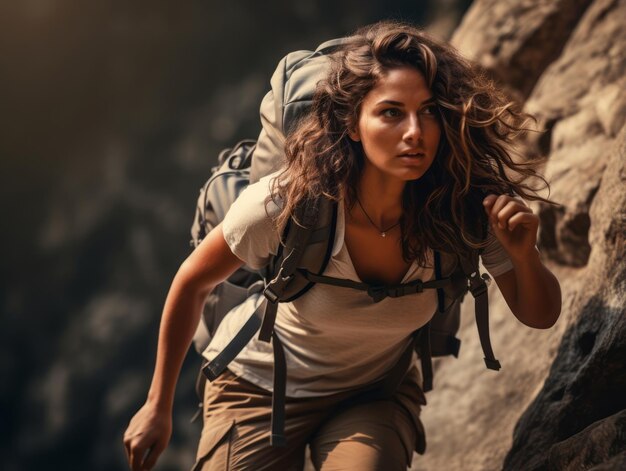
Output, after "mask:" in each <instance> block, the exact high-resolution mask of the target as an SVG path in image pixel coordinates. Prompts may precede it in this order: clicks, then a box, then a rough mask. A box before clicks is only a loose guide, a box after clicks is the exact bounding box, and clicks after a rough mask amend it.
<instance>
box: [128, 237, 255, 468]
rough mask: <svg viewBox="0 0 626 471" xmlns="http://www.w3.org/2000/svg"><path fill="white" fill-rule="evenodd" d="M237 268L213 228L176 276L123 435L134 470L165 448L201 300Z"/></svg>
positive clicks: (150, 463) (236, 261)
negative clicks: (144, 393) (149, 367)
mask: <svg viewBox="0 0 626 471" xmlns="http://www.w3.org/2000/svg"><path fill="white" fill-rule="evenodd" d="M242 263H243V262H242V261H241V260H239V259H238V258H237V257H236V256H235V255H234V254H233V253H232V252H231V250H230V248H229V247H228V245H227V244H226V241H225V240H224V235H223V233H222V227H221V225H218V226H217V227H216V228H215V229H213V230H212V231H211V232H210V233H209V235H208V236H207V237H206V238H205V239H204V240H203V241H202V243H201V244H200V245H198V247H197V248H196V249H195V250H194V251H193V252H192V253H191V255H190V256H189V257H188V258H187V259H186V260H185V261H184V262H183V263H182V265H181V266H180V268H179V270H178V272H177V273H176V276H175V277H174V280H173V281H172V285H171V287H170V290H169V293H168V295H167V299H166V301H165V307H164V308H163V315H162V317H161V327H160V330H159V343H158V348H157V358H156V365H155V368H154V374H153V376H152V384H151V385H150V390H149V392H148V397H147V400H146V403H145V404H144V405H143V406H142V407H141V409H139V411H138V412H137V413H136V414H135V416H134V417H133V418H132V419H131V421H130V423H129V425H128V428H127V429H126V432H125V433H124V446H125V448H126V455H127V458H128V462H129V464H130V467H131V469H132V470H133V471H140V470H144V469H146V470H147V469H151V468H152V467H153V466H154V465H155V463H156V461H157V458H158V457H159V455H160V454H161V452H162V451H163V450H164V449H165V447H166V446H167V444H168V442H169V440H170V436H171V433H172V407H173V401H174V390H175V388H176V382H177V380H178V375H179V373H180V369H181V367H182V364H183V360H184V359H185V355H186V353H187V350H188V349H189V346H190V345H191V340H192V338H193V334H194V333H195V331H196V328H197V327H198V322H199V321H200V315H201V312H202V308H203V305H204V300H205V299H206V296H207V294H209V293H210V292H211V290H212V289H213V288H214V287H215V286H216V285H217V284H219V283H220V282H222V281H223V280H225V279H226V278H228V277H229V276H230V275H231V274H232V273H233V272H234V271H235V270H236V269H237V268H239V267H240V266H241V265H242Z"/></svg>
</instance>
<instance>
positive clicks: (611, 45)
mask: <svg viewBox="0 0 626 471" xmlns="http://www.w3.org/2000/svg"><path fill="white" fill-rule="evenodd" d="M624 18H626V1H623V0H594V1H589V0H559V1H546V0H521V1H510V2H498V1H495V0H479V1H477V2H474V4H473V5H472V7H471V8H470V10H469V11H468V12H467V14H466V15H465V17H464V19H463V21H462V24H461V25H460V26H459V28H458V29H457V30H456V32H455V34H454V36H453V42H454V44H455V45H456V46H457V47H458V48H459V49H460V50H461V51H463V52H464V53H465V54H467V55H469V56H471V57H472V58H474V59H475V60H477V61H478V62H479V63H480V64H481V65H482V66H483V67H484V68H485V69H486V70H487V71H488V72H489V73H490V74H491V75H492V76H493V77H494V78H495V79H496V80H498V81H500V83H501V84H503V85H504V86H505V87H506V88H507V89H508V90H509V92H510V94H511V96H512V97H516V98H517V99H518V100H521V101H523V102H524V103H525V105H524V106H525V109H526V110H527V111H529V112H530V113H533V114H534V115H535V116H536V117H537V119H538V124H539V126H538V127H539V129H540V130H541V132H540V133H538V134H534V135H531V136H530V137H529V138H528V139H527V142H525V144H524V147H523V149H521V150H522V152H523V154H524V155H525V156H526V157H527V158H544V159H547V161H546V163H545V174H546V175H547V177H548V179H549V180H550V183H551V193H550V197H551V198H552V199H553V200H554V201H556V202H557V203H559V205H558V206H549V205H537V206H535V209H536V211H538V213H539V214H540V217H541V220H542V228H541V231H540V242H539V245H540V249H541V251H542V253H543V255H544V257H545V261H546V263H547V264H548V265H549V266H550V267H551V269H552V270H553V271H554V272H555V273H556V274H557V276H558V278H559V280H560V282H561V286H562V289H563V310H562V314H561V318H560V320H559V321H558V323H557V325H556V326H555V327H554V328H552V329H551V330H548V331H537V330H531V329H528V328H526V327H524V326H523V325H521V324H520V323H519V322H517V321H516V320H515V318H514V317H513V316H512V315H511V314H510V311H509V310H508V308H507V306H506V304H505V303H504V302H503V300H502V298H501V297H500V296H499V294H498V293H497V290H493V291H491V292H490V295H491V312H492V329H493V335H492V337H493V338H494V349H495V351H496V354H497V355H498V356H499V359H500V360H501V362H502V370H501V371H500V372H498V373H494V372H492V371H483V367H482V365H481V363H482V362H481V353H480V348H479V345H478V342H477V340H476V334H475V326H474V324H473V322H472V321H471V314H472V309H467V308H468V307H469V306H465V308H466V309H467V312H466V314H467V316H466V317H465V321H464V322H465V323H464V326H463V329H462V337H463V339H464V345H463V347H462V354H461V357H460V359H459V360H458V361H454V362H450V361H444V362H442V363H441V364H440V365H438V370H437V377H436V380H435V390H434V391H433V392H432V393H429V395H428V401H429V405H428V406H427V407H426V409H425V412H424V421H425V424H426V429H427V433H428V434H429V436H428V440H429V443H428V452H427V454H426V456H424V457H416V459H415V460H414V464H413V468H412V469H414V470H434V469H472V470H474V469H477V470H478V469H480V470H482V469H488V470H492V469H505V470H525V471H526V470H573V469H576V470H579V469H594V470H601V469H602V470H617V469H626V419H625V417H626V415H625V414H626V413H625V411H624V409H625V408H626V366H625V365H626V330H625V329H626V267H625V263H624V258H625V257H624V256H625V251H626V246H625V241H624V238H625V235H626V184H625V183H626V168H625V165H626V127H625V126H624V122H625V118H626V52H625V46H626V30H625V28H624ZM466 304H467V303H466Z"/></svg>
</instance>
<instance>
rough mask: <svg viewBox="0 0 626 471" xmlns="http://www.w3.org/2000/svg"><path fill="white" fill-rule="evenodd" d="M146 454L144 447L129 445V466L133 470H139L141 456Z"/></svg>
mask: <svg viewBox="0 0 626 471" xmlns="http://www.w3.org/2000/svg"><path fill="white" fill-rule="evenodd" d="M145 454H146V448H145V447H143V446H139V445H136V446H131V448H130V468H131V469H132V470H133V471H141V464H142V462H143V457H144V455H145Z"/></svg>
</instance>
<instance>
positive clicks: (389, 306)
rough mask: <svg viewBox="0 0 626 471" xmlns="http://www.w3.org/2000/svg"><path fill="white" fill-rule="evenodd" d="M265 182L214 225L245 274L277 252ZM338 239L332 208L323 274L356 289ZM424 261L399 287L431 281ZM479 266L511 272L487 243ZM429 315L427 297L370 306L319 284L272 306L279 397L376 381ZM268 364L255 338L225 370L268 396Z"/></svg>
mask: <svg viewBox="0 0 626 471" xmlns="http://www.w3.org/2000/svg"><path fill="white" fill-rule="evenodd" d="M272 177H273V176H272V175H270V176H268V177H265V178H263V179H261V180H260V181H259V182H257V183H255V184H253V185H250V186H249V187H248V188H247V189H246V190H245V191H244V192H243V193H242V194H241V195H240V197H239V198H238V199H237V201H235V203H233V205H232V207H231V208H230V210H229V212H228V214H227V215H226V217H225V219H224V222H223V224H222V229H223V232H224V238H225V240H226V242H227V243H228V245H229V247H230V248H231V250H232V251H233V253H234V254H235V255H236V256H237V257H239V258H240V259H241V260H243V261H244V262H245V263H246V264H248V265H249V266H250V267H252V268H261V267H263V266H265V265H266V264H267V263H268V261H269V260H270V257H271V256H272V254H275V253H276V251H277V248H278V244H279V234H278V233H277V231H276V229H275V226H274V223H273V221H272V219H271V216H273V215H275V214H276V212H277V211H278V208H277V206H276V205H275V204H274V203H273V202H269V203H266V202H267V201H268V195H269V188H270V183H271V178H272ZM268 214H269V215H268ZM344 233H345V216H344V206H343V204H341V203H340V204H339V208H338V217H337V230H336V233H335V241H334V245H333V251H332V255H331V258H330V261H329V263H328V266H327V267H326V270H325V271H324V274H325V275H327V276H333V277H337V278H345V279H350V280H354V281H361V280H360V279H359V278H358V276H357V274H356V271H355V269H354V266H353V264H352V261H351V260H350V255H349V253H348V251H347V248H346V245H345V243H344ZM430 257H431V260H430V262H429V263H428V265H429V266H430V267H429V268H424V267H420V266H418V265H417V264H416V263H415V262H414V263H413V264H412V265H411V266H410V267H409V269H408V271H407V273H406V275H405V276H404V279H403V280H402V282H403V283H406V282H409V281H413V280H416V279H421V280H422V281H427V280H430V279H433V277H434V274H433V269H432V265H433V263H432V254H431V255H430ZM482 262H483V265H484V266H485V268H486V269H487V270H488V271H489V273H490V274H491V275H492V276H498V275H500V274H502V273H504V272H506V271H508V270H510V269H511V268H512V264H511V262H510V260H509V258H508V256H507V254H506V252H505V251H504V249H503V248H502V246H501V245H500V244H499V242H498V241H497V239H496V238H495V237H494V236H493V235H490V237H489V245H488V247H487V248H486V249H485V250H484V252H483V255H482ZM262 299H263V295H262V294H257V295H254V296H252V297H250V298H249V299H248V300H247V301H246V302H245V303H243V304H241V305H239V306H237V307H235V308H233V310H232V311H231V312H230V313H228V315H227V316H226V317H225V318H224V320H223V321H222V322H221V323H220V325H219V327H218V329H217V332H216V333H215V336H214V337H213V339H212V341H211V343H210V345H209V346H208V347H207V349H206V350H205V352H204V354H203V355H204V357H205V358H206V359H208V360H212V359H213V358H214V357H215V356H216V355H217V354H218V353H219V352H221V351H222V350H223V348H224V347H225V346H226V345H227V344H228V342H229V341H230V340H231V339H232V338H233V337H234V336H235V334H236V333H237V332H239V330H240V328H241V326H242V325H243V324H244V323H245V322H246V321H247V320H248V318H249V317H250V316H251V315H252V313H253V312H254V310H255V308H256V306H257V305H258V303H260V302H261V301H262ZM436 309H437V295H436V290H434V289H427V290H424V292H422V293H417V294H412V295H408V296H403V297H400V298H385V299H383V300H382V301H380V302H378V303H374V302H373V301H372V299H371V298H370V297H369V296H368V294H367V293H366V292H363V291H359V290H354V289H350V288H342V287H337V286H330V285H326V284H321V283H318V284H315V285H314V286H313V287H312V288H311V289H310V290H309V291H307V292H306V294H304V295H303V296H301V297H300V298H298V299H296V300H295V301H293V302H290V303H279V305H278V312H277V316H276V323H275V327H274V329H275V331H276V333H277V335H278V336H279V337H280V339H281V341H282V343H283V346H284V349H285V358H286V363H287V391H286V393H287V396H289V397H308V396H323V395H328V394H334V393H338V392H342V391H345V390H349V389H354V388H357V387H361V386H364V385H367V384H370V383H372V382H375V381H377V380H379V379H381V378H382V377H383V376H384V375H385V374H386V373H387V372H388V371H389V370H390V369H391V368H392V367H393V366H394V365H395V364H396V362H397V361H398V359H399V357H400V356H401V354H402V352H403V351H404V350H405V348H406V347H407V346H408V344H409V342H410V338H411V337H410V336H411V334H412V333H413V332H414V331H415V330H417V329H419V328H420V327H421V326H423V325H424V324H426V323H427V322H428V321H429V320H430V318H431V317H432V316H433V314H434V313H435V311H436ZM273 363H274V360H273V353H272V346H271V344H268V343H265V342H261V341H259V340H258V339H257V336H256V335H255V336H254V337H253V339H252V340H251V341H250V343H249V344H248V345H247V346H246V347H245V348H244V349H243V350H242V351H241V353H240V354H239V355H238V356H237V358H235V360H234V361H233V362H231V363H230V365H229V366H228V368H229V369H230V370H231V371H233V372H234V373H235V374H237V375H239V376H241V377H243V378H244V379H246V380H248V381H250V382H252V383H254V384H256V385H258V386H260V387H262V388H264V389H266V390H269V391H271V390H272V368H273Z"/></svg>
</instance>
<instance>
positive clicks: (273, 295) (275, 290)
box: [263, 267, 294, 304]
mask: <svg viewBox="0 0 626 471" xmlns="http://www.w3.org/2000/svg"><path fill="white" fill-rule="evenodd" d="M293 278H294V275H293V274H291V275H288V276H283V267H281V268H280V271H279V272H278V275H276V277H275V278H274V279H273V280H272V281H270V282H269V283H268V284H267V286H266V287H265V289H264V290H263V295H264V296H265V297H266V298H267V300H268V301H269V302H270V303H272V304H276V303H277V302H278V301H280V298H281V296H282V295H283V293H284V292H285V287H286V286H287V285H288V284H289V282H290V281H291V280H292V279H293Z"/></svg>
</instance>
